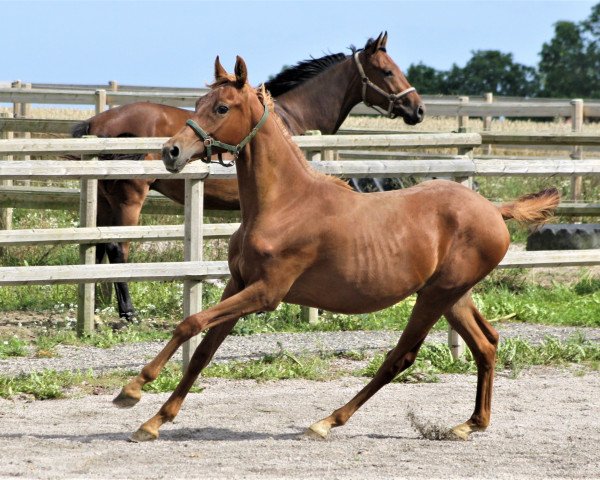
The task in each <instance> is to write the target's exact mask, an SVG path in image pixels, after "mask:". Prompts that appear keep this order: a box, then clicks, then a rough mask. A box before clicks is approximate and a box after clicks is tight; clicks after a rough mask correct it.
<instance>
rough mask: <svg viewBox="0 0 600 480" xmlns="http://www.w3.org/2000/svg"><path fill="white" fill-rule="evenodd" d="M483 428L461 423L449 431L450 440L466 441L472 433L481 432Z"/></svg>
mask: <svg viewBox="0 0 600 480" xmlns="http://www.w3.org/2000/svg"><path fill="white" fill-rule="evenodd" d="M483 431H485V427H479V426H477V425H471V424H469V423H468V422H465V423H461V424H460V425H457V426H456V427H454V428H453V429H451V430H450V435H451V436H452V437H451V439H452V440H468V439H469V435H470V434H472V433H473V432H483Z"/></svg>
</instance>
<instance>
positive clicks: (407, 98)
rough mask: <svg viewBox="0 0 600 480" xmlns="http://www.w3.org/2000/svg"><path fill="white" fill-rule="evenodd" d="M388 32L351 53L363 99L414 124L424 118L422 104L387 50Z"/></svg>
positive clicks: (386, 112) (367, 103)
mask: <svg viewBox="0 0 600 480" xmlns="http://www.w3.org/2000/svg"><path fill="white" fill-rule="evenodd" d="M387 37H388V36H387V32H385V33H380V34H379V36H378V37H377V38H376V39H375V40H373V39H369V40H368V41H367V43H366V45H365V47H364V48H363V49H362V50H355V51H354V52H353V56H354V62H355V63H356V67H357V69H358V73H359V75H360V77H361V82H362V86H361V89H362V98H363V102H364V103H365V104H366V105H368V106H372V107H374V108H376V107H379V108H378V110H379V109H380V110H379V111H380V112H381V113H383V114H387V115H388V116H389V117H391V118H394V117H402V118H403V119H404V122H405V123H407V124H409V125H416V124H417V123H420V122H422V121H423V118H424V117H425V107H424V105H423V101H422V100H421V97H420V96H419V94H418V93H417V91H416V89H414V88H413V87H411V85H410V83H408V80H407V79H406V77H405V76H404V73H402V70H400V68H399V67H398V65H396V63H395V62H394V61H393V60H392V58H391V57H390V56H389V55H388V53H387V51H386V44H387ZM382 110H383V111H382Z"/></svg>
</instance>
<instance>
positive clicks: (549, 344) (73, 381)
mask: <svg viewBox="0 0 600 480" xmlns="http://www.w3.org/2000/svg"><path fill="white" fill-rule="evenodd" d="M338 358H343V359H346V360H354V361H362V360H364V358H365V354H364V353H359V352H349V353H348V354H337V355H333V354H322V355H294V354H292V353H290V352H287V351H284V350H281V351H280V352H278V353H277V354H275V355H266V356H264V357H263V358H261V359H259V360H249V361H239V362H228V363H220V364H213V365H210V366H209V367H207V368H206V369H205V370H204V372H203V373H202V375H203V376H204V377H207V378H224V379H230V380H256V381H271V380H283V379H306V380H313V381H327V380H331V379H334V378H339V377H342V376H345V375H356V376H363V377H372V376H373V375H374V374H375V372H376V371H377V369H378V368H379V367H380V366H381V363H382V362H383V359H384V355H383V354H377V355H375V356H374V357H373V358H372V359H371V360H370V361H369V362H368V365H367V366H366V367H354V368H348V367H345V368H340V367H339V365H338V363H337V362H336V361H337V359H338ZM570 364H577V365H578V366H579V367H580V369H579V370H578V374H583V373H585V369H593V370H598V369H599V368H600V345H598V344H596V343H592V342H588V341H586V340H585V339H584V338H583V337H573V338H572V339H570V340H568V341H566V342H561V341H559V340H557V339H555V338H547V339H546V340H544V341H543V342H542V343H541V344H539V345H532V344H530V343H528V342H526V341H524V340H520V339H509V340H506V341H504V342H502V343H501V345H500V348H499V350H498V359H497V363H496V368H497V369H498V370H500V371H506V370H508V371H510V372H511V375H512V376H517V375H518V374H520V373H521V372H522V371H523V370H524V369H526V368H529V367H532V366H536V365H548V366H568V365H570ZM581 367H583V369H581ZM475 372H476V367H475V363H474V361H473V357H472V355H471V354H470V353H469V352H468V351H467V354H466V355H465V356H464V358H463V359H460V360H454V359H453V358H452V355H451V354H450V350H449V349H448V347H447V346H446V345H443V344H426V345H424V346H423V348H422V349H421V351H420V352H419V355H418V357H417V360H416V362H415V364H414V365H413V366H412V367H410V368H409V369H408V370H406V371H405V372H403V373H402V374H400V375H399V376H398V377H397V378H396V379H395V380H394V381H396V382H437V381H438V380H439V375H441V374H445V373H455V374H456V373H459V374H467V373H468V374H473V373H475ZM135 374H137V372H131V371H115V372H109V373H103V374H95V373H94V372H92V371H91V370H88V371H85V372H81V371H76V372H56V371H53V370H44V371H41V372H35V373H30V374H25V375H19V376H16V377H11V376H5V375H0V397H3V398H11V397H14V396H17V395H31V396H33V397H34V398H36V399H38V400H47V399H56V398H63V397H65V396H68V395H76V394H98V393H103V392H106V393H112V392H113V391H114V390H116V389H117V388H118V387H120V386H122V385H123V384H124V383H125V382H126V381H127V380H128V379H129V378H130V377H131V376H133V375H135ZM180 379H181V366H180V364H177V363H170V364H168V365H167V366H166V367H165V368H164V369H163V371H162V372H161V374H160V376H159V377H158V378H157V379H156V380H155V381H154V382H152V383H150V384H148V385H146V386H144V391H146V392H152V393H161V392H171V391H173V390H174V388H175V386H176V385H177V384H178V382H179V380H180ZM191 391H192V392H196V393H199V392H201V391H202V388H201V387H199V386H196V385H195V386H194V387H193V388H192V390H191Z"/></svg>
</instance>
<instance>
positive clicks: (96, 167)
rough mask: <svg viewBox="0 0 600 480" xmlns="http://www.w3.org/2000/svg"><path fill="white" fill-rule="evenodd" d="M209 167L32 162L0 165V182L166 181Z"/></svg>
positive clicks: (150, 162) (132, 162) (123, 162)
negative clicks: (178, 168)
mask: <svg viewBox="0 0 600 480" xmlns="http://www.w3.org/2000/svg"><path fill="white" fill-rule="evenodd" d="M208 172H209V168H208V166H207V165H206V164H204V163H202V162H194V163H191V164H189V165H187V166H186V168H185V169H184V170H183V171H182V172H180V173H170V172H168V171H167V170H166V169H165V167H164V165H163V163H162V162H161V161H160V160H144V161H140V160H138V161H135V160H118V161H116V160H115V161H105V162H93V161H68V160H43V161H42V160H32V161H14V162H10V163H8V162H0V179H3V178H13V179H15V178H17V179H18V178H24V179H30V180H50V179H65V178H67V177H68V178H70V179H72V180H75V179H92V178H96V179H119V178H124V179H127V178H164V179H169V180H175V179H186V178H203V177H205V176H206V175H207V174H208ZM223 173H224V174H225V176H228V175H229V176H231V175H233V176H235V172H233V173H232V172H231V171H230V169H229V170H225V171H224V172H223Z"/></svg>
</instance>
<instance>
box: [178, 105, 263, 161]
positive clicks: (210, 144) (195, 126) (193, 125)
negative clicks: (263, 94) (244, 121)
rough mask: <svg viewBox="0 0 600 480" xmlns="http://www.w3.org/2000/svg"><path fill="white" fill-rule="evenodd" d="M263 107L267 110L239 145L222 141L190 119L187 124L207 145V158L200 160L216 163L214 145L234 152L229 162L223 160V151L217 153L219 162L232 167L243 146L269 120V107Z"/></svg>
mask: <svg viewBox="0 0 600 480" xmlns="http://www.w3.org/2000/svg"><path fill="white" fill-rule="evenodd" d="M263 107H265V111H264V112H263V114H262V117H260V120H259V121H258V123H257V124H256V125H255V127H254V128H253V129H252V131H251V132H250V133H249V134H248V135H246V137H245V138H244V139H243V140H242V141H241V142H240V143H238V144H237V145H229V144H228V143H223V142H220V141H219V140H215V139H214V138H213V137H212V136H211V135H210V134H208V133H207V132H206V131H205V130H203V129H202V128H201V127H200V125H198V124H197V123H196V122H194V121H193V120H191V119H190V120H188V121H187V122H185V123H186V125H187V126H188V127H190V128H191V129H192V130H193V131H194V133H195V134H196V135H198V137H200V138H201V139H202V141H203V143H204V146H205V147H206V159H204V158H201V159H200V160H202V161H203V162H204V163H216V162H213V161H212V158H211V157H212V147H213V146H215V147H218V148H222V149H223V150H226V151H228V152H231V153H232V154H233V161H231V162H229V163H225V162H224V161H223V157H222V156H221V153H217V158H218V163H220V164H221V165H223V166H224V167H232V166H233V165H234V164H235V161H236V160H237V159H238V157H239V155H240V152H241V151H242V148H244V147H245V146H246V144H247V143H248V142H249V141H250V140H252V139H253V138H254V137H255V135H256V134H257V133H258V131H259V130H260V128H261V127H262V126H263V125H264V124H265V122H266V121H267V117H268V116H269V107H267V105H266V104H263Z"/></svg>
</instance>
